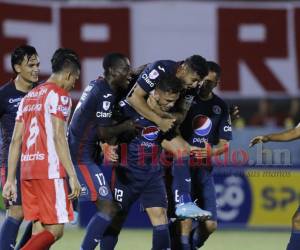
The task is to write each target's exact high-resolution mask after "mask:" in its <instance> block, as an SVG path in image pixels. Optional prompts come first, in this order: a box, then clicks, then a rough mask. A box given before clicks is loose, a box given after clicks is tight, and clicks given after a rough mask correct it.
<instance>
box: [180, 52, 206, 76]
mask: <svg viewBox="0 0 300 250" xmlns="http://www.w3.org/2000/svg"><path fill="white" fill-rule="evenodd" d="M184 63H185V64H186V65H187V66H188V67H189V68H190V69H191V70H193V71H195V72H196V73H197V74H198V75H199V76H200V77H201V78H204V77H205V76H206V75H207V74H208V68H207V62H206V60H205V58H204V57H202V56H199V55H193V56H190V57H188V58H187V59H185V61H184Z"/></svg>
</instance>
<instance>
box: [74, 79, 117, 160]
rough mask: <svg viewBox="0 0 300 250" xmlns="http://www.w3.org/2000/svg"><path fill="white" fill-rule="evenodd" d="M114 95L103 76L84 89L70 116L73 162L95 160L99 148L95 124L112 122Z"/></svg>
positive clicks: (101, 125)
mask: <svg viewBox="0 0 300 250" xmlns="http://www.w3.org/2000/svg"><path fill="white" fill-rule="evenodd" d="M115 102H116V97H115V94H114V93H113V91H112V89H111V88H110V86H109V84H108V83H107V82H106V81H105V80H104V79H102V78H99V79H97V80H95V81H92V82H91V83H90V84H89V85H88V86H87V87H86V88H85V90H84V92H83V94H82V96H81V98H80V100H79V102H78V104H77V106H76V108H75V111H74V114H73V117H72V120H71V122H70V125H69V131H68V141H69V146H70V152H71V156H72V160H73V161H74V162H77V163H80V162H89V161H94V160H95V157H96V154H97V152H99V151H98V150H99V147H100V146H99V138H98V135H97V127H107V126H111V125H113V123H114V122H113V119H112V116H113V109H114V107H115Z"/></svg>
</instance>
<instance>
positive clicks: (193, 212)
mask: <svg viewBox="0 0 300 250" xmlns="http://www.w3.org/2000/svg"><path fill="white" fill-rule="evenodd" d="M175 214H176V215H177V216H178V217H179V218H181V219H187V218H191V219H198V220H208V219H210V218H211V216H212V214H211V212H209V211H206V210H203V209H201V208H200V207H198V206H197V205H196V204H195V203H193V202H187V203H181V204H178V205H177V206H176V211H175Z"/></svg>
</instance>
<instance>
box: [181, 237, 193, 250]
mask: <svg viewBox="0 0 300 250" xmlns="http://www.w3.org/2000/svg"><path fill="white" fill-rule="evenodd" d="M180 242H181V249H182V250H191V245H190V236H188V235H181V237H180Z"/></svg>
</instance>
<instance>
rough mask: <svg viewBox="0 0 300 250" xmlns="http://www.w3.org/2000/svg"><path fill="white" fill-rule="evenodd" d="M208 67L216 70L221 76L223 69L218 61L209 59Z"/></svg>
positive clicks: (210, 69) (218, 75)
mask: <svg viewBox="0 0 300 250" xmlns="http://www.w3.org/2000/svg"><path fill="white" fill-rule="evenodd" d="M207 67H208V71H212V72H215V73H216V75H217V77H218V78H220V77H221V72H222V70H221V66H220V65H219V64H217V63H216V62H213V61H208V62H207Z"/></svg>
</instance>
